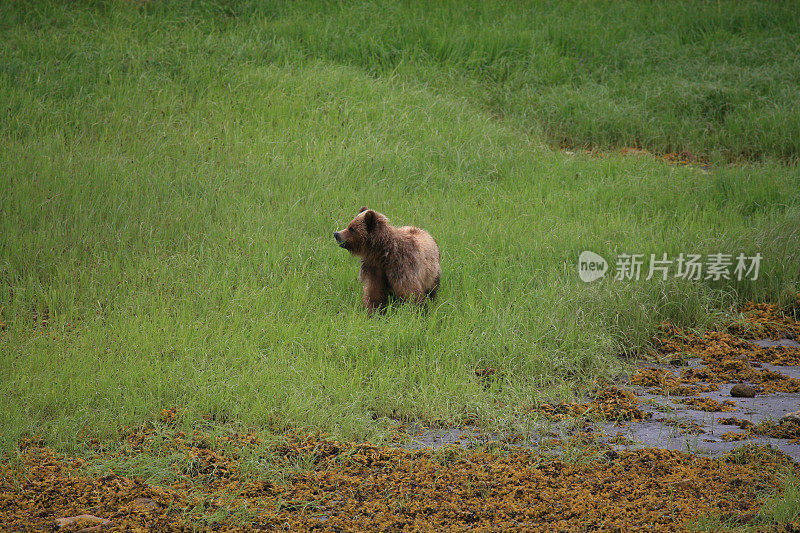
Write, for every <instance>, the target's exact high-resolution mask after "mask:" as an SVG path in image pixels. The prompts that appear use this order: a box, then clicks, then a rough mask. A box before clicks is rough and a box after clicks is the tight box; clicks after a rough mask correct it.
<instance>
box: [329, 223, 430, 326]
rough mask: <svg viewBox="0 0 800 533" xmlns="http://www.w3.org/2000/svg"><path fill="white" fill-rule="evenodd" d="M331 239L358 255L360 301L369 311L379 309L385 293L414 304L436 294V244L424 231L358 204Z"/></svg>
mask: <svg viewBox="0 0 800 533" xmlns="http://www.w3.org/2000/svg"><path fill="white" fill-rule="evenodd" d="M333 238H334V239H336V242H337V243H339V246H341V247H342V248H344V249H345V250H348V251H350V253H352V254H353V255H356V256H358V257H360V258H361V271H360V272H359V275H358V277H359V279H360V280H361V283H362V284H363V285H364V295H363V297H362V302H363V303H364V307H366V308H367V309H368V310H369V311H370V312H372V311H375V310H380V309H383V308H384V307H385V306H386V304H387V303H388V300H389V294H394V295H395V296H397V297H398V298H400V299H401V300H403V301H411V302H416V303H422V302H424V301H425V299H426V298H430V299H433V298H434V297H435V296H436V292H437V290H438V289H439V278H440V277H441V273H442V271H441V268H440V266H439V259H440V256H439V247H438V246H437V245H436V241H434V240H433V237H431V236H430V234H429V233H428V232H427V231H424V230H421V229H419V228H415V227H413V226H403V227H401V228H397V227H394V226H392V225H391V224H389V219H388V218H386V217H385V216H383V215H382V214H380V213H377V212H375V211H373V210H371V209H367V208H366V207H362V208H361V210H360V211H359V212H358V215H356V218H354V219H353V221H352V222H350V224H348V225H347V229H343V230H341V231H336V232H334V233H333Z"/></svg>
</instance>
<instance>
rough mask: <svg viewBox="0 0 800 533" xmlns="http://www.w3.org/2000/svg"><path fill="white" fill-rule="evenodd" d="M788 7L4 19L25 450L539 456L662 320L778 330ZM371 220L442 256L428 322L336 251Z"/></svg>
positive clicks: (793, 71)
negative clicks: (208, 441)
mask: <svg viewBox="0 0 800 533" xmlns="http://www.w3.org/2000/svg"><path fill="white" fill-rule="evenodd" d="M797 7H798V5H797V4H796V3H792V2H786V3H778V2H775V3H772V2H763V3H762V2H708V3H705V2H693V1H692V2H663V3H650V2H638V1H637V2H614V3H594V2H579V3H571V2H547V3H525V2H519V3H502V2H493V1H486V2H440V3H436V4H435V5H433V4H430V5H429V4H422V3H420V4H416V3H389V2H374V3H370V2H366V3H362V2H344V3H322V2H308V3H295V2H289V3H283V2H254V3H252V4H248V3H244V2H242V3H238V2H237V3H230V4H228V3H224V2H217V3H215V2H178V1H175V2H166V1H160V0H154V1H153V2H151V3H145V4H137V3H126V2H112V1H109V2H98V3H89V2H63V3H62V2H39V3H36V2H3V3H0V143H2V150H0V321H2V323H3V329H2V331H0V397H2V398H3V401H2V402H1V403H0V439H2V443H3V446H4V447H7V446H10V445H12V444H13V443H15V442H17V440H18V439H19V437H20V436H22V435H34V434H38V435H42V436H43V437H44V438H45V439H46V440H47V442H48V443H50V444H51V445H55V446H66V447H69V446H72V445H73V444H74V443H76V442H77V441H78V439H79V438H82V437H84V436H102V435H108V434H111V433H113V432H114V431H115V430H116V428H117V427H118V426H119V425H120V424H134V423H138V422H142V421H146V420H150V419H152V418H154V417H156V416H157V415H158V413H159V410H160V409H162V408H170V407H175V406H181V407H183V408H184V409H185V410H186V413H187V414H188V416H187V417H186V420H189V421H191V420H192V419H197V418H198V417H199V416H201V415H211V416H212V417H213V418H214V419H215V420H217V421H221V422H230V423H236V424H244V425H248V426H263V425H264V424H267V423H275V422H276V421H278V422H279V423H289V424H298V425H301V426H316V427H321V428H324V429H327V430H329V431H331V432H333V433H334V434H337V435H339V436H342V437H346V438H371V439H380V438H381V436H382V434H383V433H384V431H385V430H386V429H387V428H388V427H389V426H390V422H389V419H390V418H393V419H397V418H404V419H418V420H423V421H427V422H434V421H441V422H460V423H463V422H475V423H478V424H482V425H485V426H489V427H494V428H506V429H521V430H524V428H525V425H526V423H527V414H526V413H527V412H528V409H529V407H530V406H531V405H532V404H534V403H536V402H537V401H540V400H541V399H543V398H547V397H550V396H560V395H569V394H570V393H571V391H573V390H575V387H580V386H581V385H585V384H588V383H590V382H591V381H592V380H595V379H598V378H613V377H614V376H616V375H619V374H620V373H621V372H624V371H625V368H626V367H625V364H626V363H625V361H624V359H621V358H620V357H619V356H620V355H622V354H633V353H636V352H638V351H640V350H641V349H642V348H644V347H646V346H647V343H648V339H649V338H650V336H651V335H652V334H653V332H654V331H655V326H656V325H657V324H658V323H659V322H661V321H664V320H670V321H674V322H676V323H678V324H681V325H686V326H691V327H703V326H705V325H708V324H709V323H710V322H712V321H713V320H715V319H716V318H718V317H719V316H720V314H721V313H726V312H729V311H730V310H731V309H734V308H735V307H732V306H735V305H736V303H737V302H741V301H744V300H746V299H758V300H770V301H777V302H786V301H787V298H788V297H789V296H790V295H791V294H793V293H796V292H797V290H798V283H799V282H800V258H799V257H798V254H797V250H798V249H800V192H798V190H799V187H798V184H799V183H800V180H799V179H798V170H797V167H796V164H795V162H796V160H797V158H798V155H800V59H798V58H800V54H798V51H799V50H800V31H799V30H800V19H798V16H797V13H798V9H797ZM558 144H563V145H566V146H568V147H570V153H566V152H561V151H558V150H553V149H552V146H554V145H558ZM624 146H636V147H642V148H646V149H648V150H650V151H653V152H656V153H662V152H670V151H684V150H685V151H690V152H692V154H695V155H698V156H702V157H703V158H706V159H708V160H710V161H711V162H712V166H711V170H710V171H709V172H706V171H705V170H703V169H701V168H696V167H676V166H672V165H669V164H666V163H664V162H661V161H659V160H657V159H655V158H650V157H646V156H632V157H623V156H620V155H615V152H614V150H615V149H616V148H619V147H624ZM582 147H596V148H600V149H603V150H610V151H611V152H610V153H609V154H608V155H607V156H606V157H601V158H594V157H591V156H589V155H585V154H584V152H583V151H582V150H578V148H582ZM731 162H736V164H734V165H731V164H729V163H731ZM361 205H368V206H370V207H372V208H374V209H376V210H378V211H381V212H383V213H385V214H386V215H387V216H388V217H389V218H390V219H391V220H392V221H393V222H394V223H396V224H401V225H402V224H414V225H418V226H420V227H423V228H425V229H427V230H428V231H430V232H431V234H432V235H433V236H434V237H435V238H436V239H437V241H438V242H439V245H440V247H441V249H442V253H443V264H442V268H443V278H442V287H441V290H440V293H439V298H438V299H437V301H436V302H435V303H434V304H433V305H431V306H430V307H429V308H428V309H427V310H426V311H424V312H420V311H419V310H418V309H416V308H413V307H407V306H400V307H395V308H392V309H390V310H389V312H388V313H387V314H386V315H384V316H380V317H368V316H367V315H366V313H365V312H364V311H363V310H362V309H361V307H360V284H359V282H358V279H357V271H358V265H357V261H356V260H355V259H354V258H352V257H350V256H349V255H348V254H347V253H346V252H344V251H343V250H341V249H339V248H338V247H337V246H336V245H335V242H334V240H333V238H332V236H331V234H332V232H333V231H334V230H336V229H340V228H342V227H344V225H345V224H346V223H347V222H348V221H349V220H350V219H351V218H352V217H353V216H354V215H355V213H356V212H357V210H358V208H359V207H360V206H361ZM582 250H592V251H595V252H597V253H599V254H601V255H603V256H604V257H606V258H613V257H614V256H615V255H616V254H618V253H622V252H629V253H642V254H647V255H649V254H651V253H655V254H658V255H660V254H662V253H668V254H670V255H671V256H673V255H677V254H678V253H681V252H683V253H701V254H708V253H716V252H723V253H731V254H738V253H740V252H743V253H746V254H748V255H753V254H755V253H756V252H760V253H761V254H762V255H763V257H764V259H763V262H762V267H761V275H760V277H759V279H758V280H757V281H744V282H727V281H721V282H698V283H690V282H687V281H683V280H676V279H671V280H670V281H667V282H664V281H657V280H651V281H644V280H642V281H639V282H634V281H615V280H612V279H606V280H605V281H599V282H595V283H593V284H585V283H583V282H581V281H580V280H579V278H578V275H577V261H578V254H579V253H580V252H581V251H582ZM487 366H490V367H493V368H495V369H497V370H498V374H497V378H496V379H495V380H493V381H492V382H491V384H490V385H489V386H485V383H484V382H482V381H481V380H480V379H479V378H478V377H476V375H475V372H474V370H475V368H477V367H487Z"/></svg>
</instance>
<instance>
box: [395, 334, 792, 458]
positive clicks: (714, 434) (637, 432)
mask: <svg viewBox="0 0 800 533" xmlns="http://www.w3.org/2000/svg"><path fill="white" fill-rule="evenodd" d="M752 342H753V343H754V344H756V345H758V346H762V347H769V346H788V347H800V343H798V342H796V341H794V340H791V339H780V340H771V339H765V340H757V341H752ZM687 364H688V365H689V366H690V367H699V366H702V360H701V359H690V360H688V361H687ZM639 367H640V368H660V369H663V370H666V371H668V372H672V373H677V372H679V369H676V367H674V366H670V365H663V364H655V363H641V364H640V365H639ZM758 368H761V369H765V370H773V371H777V372H780V373H781V374H784V375H786V376H788V377H792V378H798V379H800V367H799V366H778V365H772V364H767V363H760V366H759V367H758ZM748 384H749V385H752V384H750V383H748ZM733 385H734V384H733V383H720V384H719V390H716V391H711V392H704V393H701V394H700V395H699V396H700V397H704V398H711V399H714V400H716V401H718V402H720V403H723V402H725V401H731V402H733V403H734V404H735V406H736V407H735V409H734V410H732V411H726V412H706V411H698V410H695V409H691V408H690V407H689V406H687V405H684V404H680V403H676V401H675V400H678V399H680V398H682V397H667V396H661V395H654V394H650V393H648V392H647V391H646V389H645V388H644V387H637V386H631V387H630V389H631V390H633V392H634V393H635V394H636V395H637V396H638V397H639V398H640V400H641V402H642V403H641V404H640V405H639V408H640V409H641V410H642V411H645V412H648V413H651V414H652V418H650V419H646V420H637V421H632V422H629V423H626V424H624V425H617V424H613V423H597V424H595V425H594V426H593V427H594V429H595V430H597V432H598V433H599V434H604V435H605V436H603V437H601V438H600V439H599V440H600V442H606V443H609V444H611V446H613V447H614V448H615V449H618V450H619V449H635V448H660V449H665V450H679V451H684V452H688V453H695V454H701V455H709V456H717V455H721V454H724V453H727V452H729V451H731V450H733V449H735V448H738V447H740V446H742V445H744V444H749V443H758V444H765V445H767V444H768V445H770V446H772V447H773V448H777V449H779V450H781V451H783V452H784V453H786V454H787V455H789V456H790V457H791V458H792V459H794V460H795V461H800V444H791V443H790V442H789V441H788V440H786V439H775V438H771V437H761V436H752V437H750V438H748V439H744V440H741V441H732V442H727V441H724V440H722V435H723V434H725V433H730V432H737V433H739V432H743V430H741V429H739V428H738V427H737V426H729V425H722V424H720V423H719V422H718V421H717V419H718V418H720V417H736V418H744V419H747V420H750V421H751V422H753V423H755V424H758V423H759V422H762V421H764V420H774V421H778V420H780V419H781V418H782V417H783V416H784V415H786V414H788V413H791V412H795V411H798V410H800V394H798V393H785V392H774V393H768V394H758V395H756V396H755V397H754V398H734V397H732V396H731V395H730V389H731V387H732V386H733ZM540 432H541V434H542V435H541V436H534V437H529V438H528V439H527V440H526V441H525V442H522V443H519V444H518V445H519V446H522V447H528V448H536V447H537V446H538V445H539V444H540V442H541V440H542V439H543V438H544V435H549V436H552V435H553V433H555V434H557V435H561V436H562V437H567V436H569V435H571V434H574V431H573V430H572V429H570V428H569V427H568V424H566V423H543V424H542V429H541V431H540ZM408 433H409V435H410V437H411V441H410V442H409V443H407V444H406V445H404V447H405V448H408V449H412V450H418V449H425V448H428V449H431V448H432V449H438V448H442V447H445V446H460V447H463V448H469V447H475V446H481V445H485V444H487V443H489V442H491V441H501V440H503V438H504V437H505V436H504V435H498V434H487V433H483V432H481V431H480V430H479V429H477V428H474V427H463V426H462V427H450V428H435V429H433V428H427V427H424V426H417V427H412V428H409V430H408ZM618 436H622V437H624V438H625V439H627V440H628V441H630V442H631V443H632V444H616V443H613V442H612V439H614V438H615V437H618Z"/></svg>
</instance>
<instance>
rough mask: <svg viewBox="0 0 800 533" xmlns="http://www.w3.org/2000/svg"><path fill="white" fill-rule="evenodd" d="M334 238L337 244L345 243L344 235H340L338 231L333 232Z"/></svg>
mask: <svg viewBox="0 0 800 533" xmlns="http://www.w3.org/2000/svg"><path fill="white" fill-rule="evenodd" d="M333 238H334V239H336V242H337V243H339V244H342V242H344V239H342V234H341V233H339V232H338V231H334V232H333Z"/></svg>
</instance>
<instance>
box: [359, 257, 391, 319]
mask: <svg viewBox="0 0 800 533" xmlns="http://www.w3.org/2000/svg"><path fill="white" fill-rule="evenodd" d="M358 277H359V278H360V279H361V283H363V284H364V293H363V295H362V297H361V302H362V303H363V304H364V307H365V308H366V309H367V310H368V311H369V312H370V313H373V312H375V311H379V310H382V309H383V308H384V307H386V305H387V304H388V303H389V284H388V282H387V281H386V275H385V274H384V273H383V272H382V271H378V270H376V269H373V268H370V267H368V266H366V265H363V264H362V265H361V272H359V274H358Z"/></svg>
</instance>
